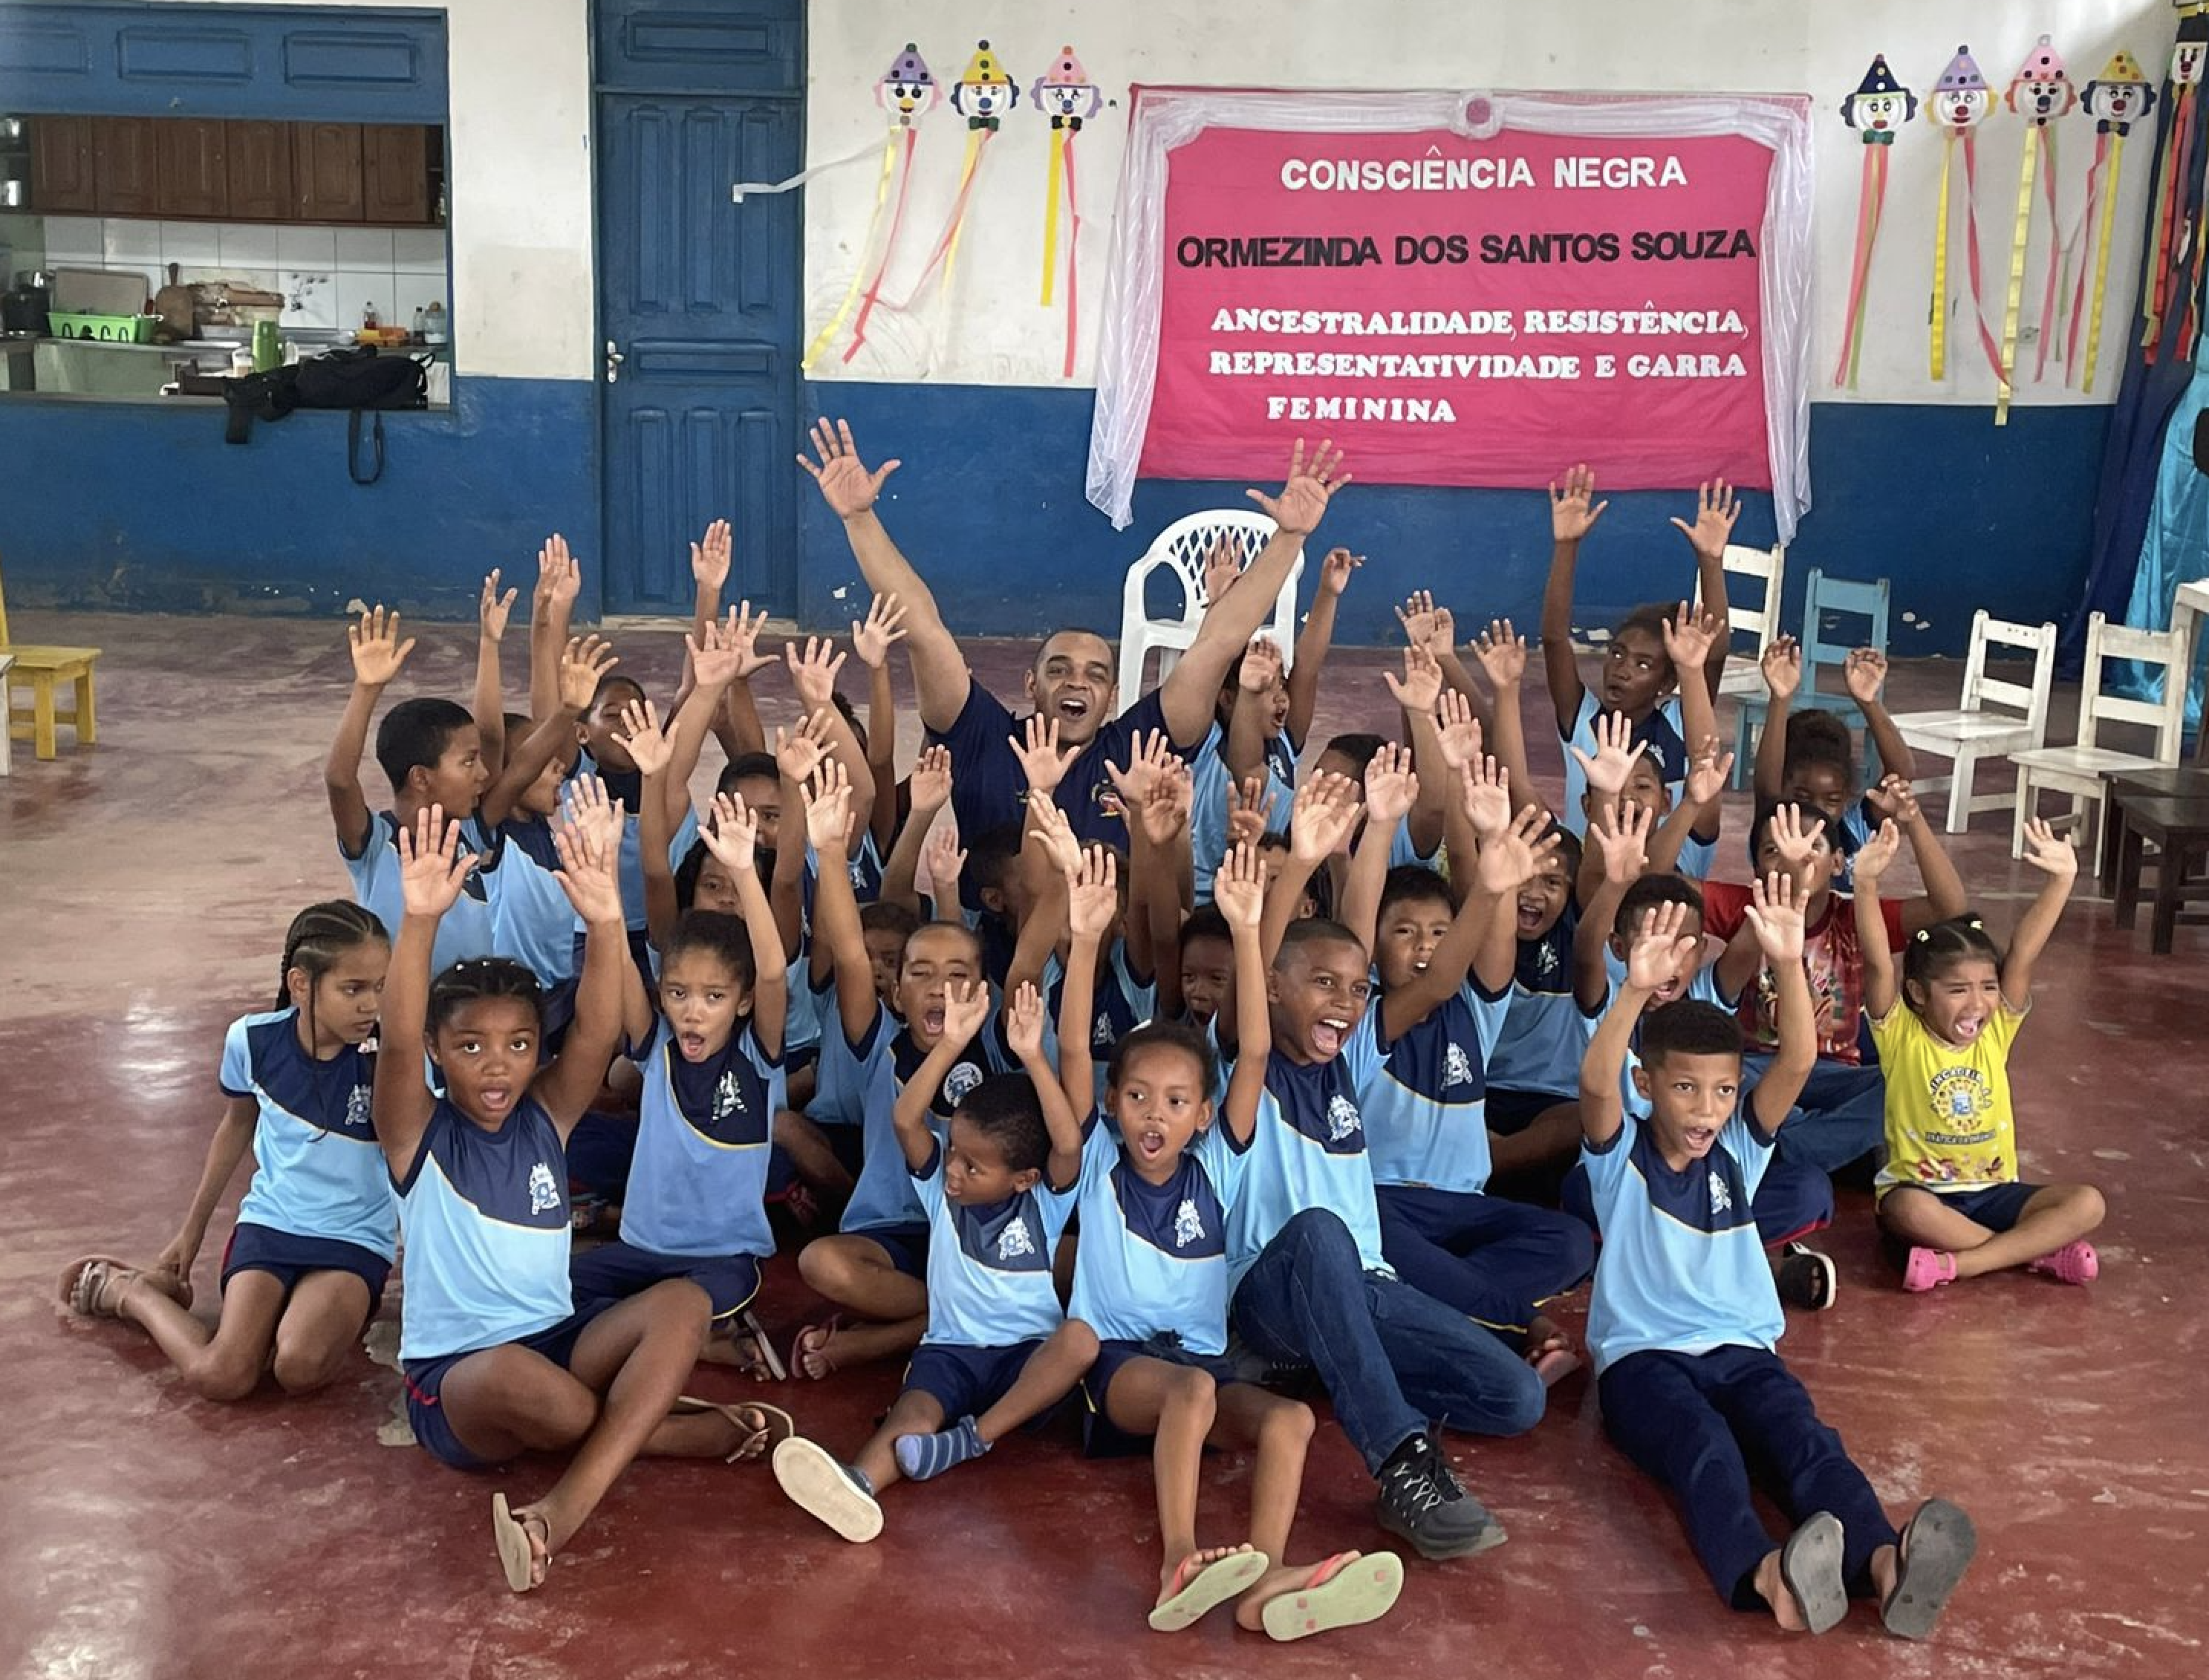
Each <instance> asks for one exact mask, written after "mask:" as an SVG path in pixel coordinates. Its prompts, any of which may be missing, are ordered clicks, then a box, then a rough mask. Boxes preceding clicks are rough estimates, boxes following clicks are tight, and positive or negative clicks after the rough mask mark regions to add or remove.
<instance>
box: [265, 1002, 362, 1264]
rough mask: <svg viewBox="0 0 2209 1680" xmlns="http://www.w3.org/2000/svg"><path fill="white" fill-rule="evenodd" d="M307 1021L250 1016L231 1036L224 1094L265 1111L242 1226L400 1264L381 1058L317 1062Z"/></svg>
mask: <svg viewBox="0 0 2209 1680" xmlns="http://www.w3.org/2000/svg"><path fill="white" fill-rule="evenodd" d="M298 1019H299V1012H298V1010H297V1009H280V1010H277V1011H275V1012H274V1013H273V1014H268V1015H243V1016H241V1017H239V1018H238V1020H236V1021H232V1023H231V1024H230V1031H229V1032H228V1033H225V1034H224V1035H223V1040H222V1075H221V1077H222V1088H223V1093H224V1094H225V1095H226V1096H231V1097H250V1098H251V1099H253V1100H254V1101H255V1102H256V1104H258V1105H260V1109H261V1114H260V1117H259V1118H258V1119H256V1121H255V1122H254V1123H253V1160H254V1166H255V1171H254V1174H253V1182H252V1183H250V1184H249V1185H247V1186H246V1189H245V1196H244V1200H243V1201H240V1202H239V1203H238V1223H239V1224H241V1225H267V1226H268V1228H269V1229H270V1230H272V1231H283V1232H285V1233H286V1235H287V1236H292V1237H325V1238H329V1239H332V1240H334V1241H336V1242H340V1243H357V1244H358V1245H359V1246H360V1247H362V1248H364V1249H368V1250H370V1252H371V1253H375V1254H380V1255H382V1256H383V1257H384V1258H385V1259H386V1260H396V1259H397V1258H398V1257H399V1207H398V1204H397V1203H396V1202H394V1201H393V1200H392V1199H391V1174H390V1172H389V1171H388V1169H387V1168H386V1167H385V1165H384V1164H383V1151H382V1149H381V1148H380V1147H378V1146H377V1144H376V1126H375V1123H374V1121H373V1120H372V1118H371V1117H370V1110H369V1098H370V1092H371V1090H372V1088H373V1087H374V1086H375V1083H376V1057H375V1055H374V1054H373V1053H372V1052H370V1051H365V1050H359V1049H346V1050H341V1051H339V1052H338V1053H337V1055H336V1056H335V1057H333V1058H332V1059H331V1060H329V1061H328V1062H317V1061H316V1060H315V1059H314V1058H313V1057H310V1055H308V1053H307V1051H306V1049H305V1047H304V1045H301V1044H300V1042H299V1033H298Z"/></svg>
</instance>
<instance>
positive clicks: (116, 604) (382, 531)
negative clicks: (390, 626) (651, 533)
mask: <svg viewBox="0 0 2209 1680" xmlns="http://www.w3.org/2000/svg"><path fill="white" fill-rule="evenodd" d="M454 394H455V398H456V401H455V404H454V406H453V407H452V408H451V409H449V410H425V411H408V412H396V413H390V414H386V415H385V416H384V417H383V431H384V443H385V454H386V462H385V466H384V471H383V477H382V480H381V481H380V482H378V483H376V484H375V485H366V486H363V485H355V484H354V483H352V479H350V478H349V477H348V475H347V473H346V416H345V415H344V414H342V413H339V412H316V411H308V410H301V411H298V412H294V413H292V414H291V415H289V416H287V417H286V418H284V419H281V420H275V421H256V422H255V423H254V426H253V437H252V441H251V442H250V443H247V444H244V445H243V446H232V445H230V444H226V443H224V442H223V421H224V410H223V408H222V406H220V404H206V403H189V402H182V401H171V402H167V403H108V402H84V401H78V402H72V401H69V400H61V399H53V400H42V399H39V398H37V397H30V396H26V397H12V398H0V463H4V466H0V567H4V568H5V576H6V581H7V587H8V596H9V602H10V604H11V605H17V606H66V607H109V608H117V609H132V610H137V611H160V612H257V613H281V614H289V615H304V614H327V613H335V612H340V611H343V610H344V607H345V604H346V601H347V600H349V599H352V597H354V596H356V595H358V596H359V597H361V598H362V599H366V600H379V599H380V600H382V601H383V602H385V603H386V604H387V605H392V606H395V607H398V608H399V609H400V611H405V612H408V613H411V614H414V615H417V616H420V617H444V618H468V617H474V615H475V610H476V597H477V593H478V591H479V587H480V585H481V582H482V578H483V574H484V573H485V571H486V570H487V569H490V568H491V567H492V566H495V565H497V566H503V567H504V568H505V569H506V571H507V575H508V576H509V578H511V579H513V580H515V581H518V582H520V583H521V587H522V588H523V589H524V590H525V591H526V590H527V588H528V587H530V582H531V581H532V580H533V577H534V575H535V574H534V571H533V569H530V567H529V565H528V562H529V560H530V558H531V557H532V556H533V555H534V554H535V553H536V551H537V547H538V545H539V543H540V542H542V541H543V540H544V539H545V535H546V534H547V533H550V532H553V531H565V532H571V533H576V534H577V537H578V539H579V543H587V541H588V540H589V533H593V532H595V531H596V530H597V528H598V503H597V496H596V490H595V486H596V484H597V480H598V462H597V450H598V443H597V439H598V416H597V409H598V400H597V391H596V388H594V387H593V385H591V384H590V383H589V382H587V381H583V380H557V379H487V378H480V377H479V378H467V377H463V378H460V379H459V380H456V381H455V382H454ZM365 424H366V423H365V422H364V425H365ZM362 447H363V450H364V453H365V451H366V449H367V443H366V439H365V438H364V439H363V445H362ZM792 470H793V471H795V470H796V469H795V468H793V469H792ZM585 588H586V590H587V592H588V593H586V595H585V597H584V599H582V601H581V602H580V603H579V607H580V608H581V610H582V611H584V612H587V613H595V612H596V611H597V602H598V597H597V593H596V591H597V588H598V575H597V574H596V572H595V569H593V570H592V571H589V572H587V573H586V575H585Z"/></svg>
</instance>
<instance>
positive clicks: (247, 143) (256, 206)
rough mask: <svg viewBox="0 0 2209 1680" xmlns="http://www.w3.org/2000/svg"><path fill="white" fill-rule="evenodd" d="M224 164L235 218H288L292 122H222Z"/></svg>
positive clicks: (290, 210)
mask: <svg viewBox="0 0 2209 1680" xmlns="http://www.w3.org/2000/svg"><path fill="white" fill-rule="evenodd" d="M222 126H223V165H224V168H225V171H226V173H227V174H228V176H229V184H230V208H228V209H227V210H226V212H225V213H224V214H226V215H227V216H229V218H230V219H231V220H232V221H289V220H292V215H293V204H292V125H291V124H290V123H251V122H243V121H239V120H237V119H232V121H230V122H227V123H224V124H223V125H222Z"/></svg>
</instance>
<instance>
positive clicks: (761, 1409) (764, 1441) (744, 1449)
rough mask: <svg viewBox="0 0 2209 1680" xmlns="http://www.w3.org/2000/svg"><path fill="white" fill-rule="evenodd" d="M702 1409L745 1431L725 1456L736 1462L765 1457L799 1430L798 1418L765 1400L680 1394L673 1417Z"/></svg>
mask: <svg viewBox="0 0 2209 1680" xmlns="http://www.w3.org/2000/svg"><path fill="white" fill-rule="evenodd" d="M699 1412H719V1413H720V1414H721V1416H723V1417H724V1418H727V1419H728V1420H729V1421H730V1422H731V1424H735V1425H736V1426H737V1428H738V1429H739V1430H743V1436H744V1438H743V1442H742V1443H741V1444H740V1445H739V1446H738V1447H737V1450H736V1451H735V1452H733V1453H731V1454H729V1455H728V1457H727V1458H726V1459H725V1460H722V1461H723V1462H724V1463H726V1464H734V1463H736V1462H737V1460H739V1459H756V1458H763V1457H765V1456H766V1455H767V1454H769V1453H771V1452H773V1450H774V1449H775V1448H776V1447H777V1446H779V1445H780V1444H781V1443H782V1442H785V1441H787V1440H789V1439H790V1438H791V1436H794V1435H796V1434H797V1433H798V1424H797V1421H796V1420H795V1419H794V1418H792V1417H791V1415H790V1413H788V1412H785V1411H784V1410H783V1409H782V1408H781V1407H780V1406H769V1405H767V1403H766V1402H765V1401H763V1400H731V1401H728V1402H727V1403H723V1402H722V1401H720V1400H700V1399H699V1398H698V1397H697V1396H696V1395H695V1394H678V1395H677V1396H676V1399H675V1404H674V1405H673V1406H671V1407H670V1408H669V1411H668V1415H669V1416H670V1417H678V1418H679V1417H692V1416H695V1415H696V1414H697V1413H699ZM748 1412H751V1413H756V1414H757V1415H758V1416H759V1418H761V1422H760V1423H758V1424H755V1423H753V1422H752V1420H751V1418H749V1417H747V1416H746V1415H745V1414H746V1413H748Z"/></svg>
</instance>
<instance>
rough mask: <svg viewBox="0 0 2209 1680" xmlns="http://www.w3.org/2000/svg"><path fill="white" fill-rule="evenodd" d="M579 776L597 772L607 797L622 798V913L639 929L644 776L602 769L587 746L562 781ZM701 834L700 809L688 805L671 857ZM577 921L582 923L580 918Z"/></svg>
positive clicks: (631, 928) (685, 849)
mask: <svg viewBox="0 0 2209 1680" xmlns="http://www.w3.org/2000/svg"><path fill="white" fill-rule="evenodd" d="M579 776H597V777H599V779H600V780H603V781H605V784H606V797H607V798H609V799H620V800H622V801H623V807H624V808H623V811H622V839H621V895H622V917H623V920H624V921H626V922H627V923H628V924H629V931H630V932H631V933H635V931H637V930H638V929H640V928H641V927H642V926H643V925H644V921H645V917H644V851H643V827H642V824H641V822H640V821H639V819H638V817H637V814H636V802H637V801H638V800H639V799H641V798H643V797H644V781H643V778H642V777H641V776H639V775H638V774H636V773H635V771H630V772H629V773H628V774H622V773H620V772H617V771H602V770H600V769H599V766H598V761H597V760H595V759H593V757H592V756H591V750H590V749H589V748H588V747H586V748H584V749H583V750H581V752H579V753H577V754H576V755H575V768H574V769H573V770H571V771H569V773H568V779H567V780H566V781H563V783H561V784H560V786H561V787H562V789H563V791H564V790H565V789H566V788H568V787H569V786H573V785H574V783H575V780H576V778H577V777H579ZM697 837H698V813H697V812H695V811H694V810H689V809H687V808H686V809H685V810H684V811H683V816H682V818H681V820H680V821H678V822H677V823H676V825H675V838H674V839H673V840H671V842H670V843H669V845H668V848H667V850H668V854H669V856H670V857H671V858H681V857H682V856H683V853H684V852H688V851H689V849H690V842H691V841H692V840H695V839H697ZM576 925H577V926H578V927H580V926H581V925H582V923H581V919H580V918H578V919H577V922H576Z"/></svg>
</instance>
